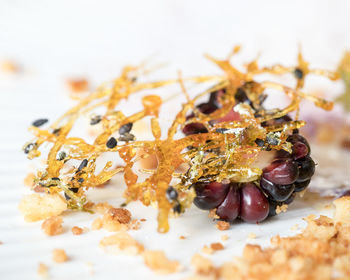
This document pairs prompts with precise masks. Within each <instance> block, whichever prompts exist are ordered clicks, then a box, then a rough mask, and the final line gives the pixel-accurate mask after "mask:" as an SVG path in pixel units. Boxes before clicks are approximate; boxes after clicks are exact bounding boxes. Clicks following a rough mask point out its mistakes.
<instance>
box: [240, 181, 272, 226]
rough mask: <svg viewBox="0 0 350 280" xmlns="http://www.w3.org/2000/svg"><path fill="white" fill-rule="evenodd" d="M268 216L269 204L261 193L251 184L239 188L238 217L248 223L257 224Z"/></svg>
mask: <svg viewBox="0 0 350 280" xmlns="http://www.w3.org/2000/svg"><path fill="white" fill-rule="evenodd" d="M268 214H269V202H268V200H267V198H266V197H265V195H264V194H263V192H262V191H261V190H260V189H259V188H258V187H257V186H255V185H254V184H253V183H246V184H244V185H243V186H242V188H241V210H240V217H241V219H242V220H243V221H245V222H248V223H258V222H261V221H263V220H265V219H266V217H267V216H268Z"/></svg>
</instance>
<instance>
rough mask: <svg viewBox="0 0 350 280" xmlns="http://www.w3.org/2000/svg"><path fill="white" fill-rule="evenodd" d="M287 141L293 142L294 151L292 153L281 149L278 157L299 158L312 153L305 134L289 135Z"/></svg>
mask: <svg viewBox="0 0 350 280" xmlns="http://www.w3.org/2000/svg"><path fill="white" fill-rule="evenodd" d="M287 141H288V142H290V143H292V153H291V154H290V153H288V152H286V151H284V150H280V151H278V152H277V157H280V158H282V157H292V158H293V159H295V160H297V159H301V158H303V157H306V156H308V155H309V154H310V146H309V143H308V142H307V140H306V139H305V138H304V137H303V136H301V135H299V134H292V135H290V136H288V138H287Z"/></svg>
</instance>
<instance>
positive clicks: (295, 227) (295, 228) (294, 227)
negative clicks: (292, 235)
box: [290, 224, 299, 231]
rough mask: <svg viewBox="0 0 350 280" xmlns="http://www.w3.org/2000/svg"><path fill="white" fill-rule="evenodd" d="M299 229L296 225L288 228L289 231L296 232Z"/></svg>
mask: <svg viewBox="0 0 350 280" xmlns="http://www.w3.org/2000/svg"><path fill="white" fill-rule="evenodd" d="M298 229H299V225H298V224H295V225H294V226H292V227H291V228H290V230H293V231H294V230H298Z"/></svg>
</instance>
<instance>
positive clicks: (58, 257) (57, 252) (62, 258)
mask: <svg viewBox="0 0 350 280" xmlns="http://www.w3.org/2000/svg"><path fill="white" fill-rule="evenodd" d="M52 259H53V261H54V262H56V263H63V262H66V261H67V260H68V256H67V254H66V252H65V251H64V250H63V249H54V250H53V251H52Z"/></svg>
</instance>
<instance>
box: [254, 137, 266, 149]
mask: <svg viewBox="0 0 350 280" xmlns="http://www.w3.org/2000/svg"><path fill="white" fill-rule="evenodd" d="M255 143H256V144H257V145H258V146H259V147H263V146H264V143H265V141H264V140H262V139H259V138H256V139H255Z"/></svg>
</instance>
